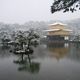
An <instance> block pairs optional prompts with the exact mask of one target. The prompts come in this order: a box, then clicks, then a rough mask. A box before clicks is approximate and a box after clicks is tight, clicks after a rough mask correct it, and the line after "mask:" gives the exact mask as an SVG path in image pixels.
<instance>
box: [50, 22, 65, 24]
mask: <svg viewBox="0 0 80 80" xmlns="http://www.w3.org/2000/svg"><path fill="white" fill-rule="evenodd" d="M58 24H59V25H67V24H64V23H60V22H56V23H53V24H49V25H58Z"/></svg>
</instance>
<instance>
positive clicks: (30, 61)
mask: <svg viewBox="0 0 80 80" xmlns="http://www.w3.org/2000/svg"><path fill="white" fill-rule="evenodd" d="M0 80H80V45H79V43H78V44H67V43H66V44H63V43H48V44H41V45H39V46H38V47H37V48H36V49H34V53H33V55H30V56H29V57H28V56H27V55H25V56H24V59H23V60H22V58H21V55H15V54H13V53H10V52H9V49H5V48H2V47H0Z"/></svg>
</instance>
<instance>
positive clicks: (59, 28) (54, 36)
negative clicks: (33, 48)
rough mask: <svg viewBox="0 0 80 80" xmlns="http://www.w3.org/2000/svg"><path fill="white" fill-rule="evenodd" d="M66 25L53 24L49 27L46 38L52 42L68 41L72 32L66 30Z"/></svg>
mask: <svg viewBox="0 0 80 80" xmlns="http://www.w3.org/2000/svg"><path fill="white" fill-rule="evenodd" d="M66 27H67V24H62V23H54V24H50V25H49V29H48V30H45V31H46V32H47V38H48V39H50V40H54V41H64V40H65V41H68V40H69V38H70V34H71V32H72V30H70V29H67V28H66Z"/></svg>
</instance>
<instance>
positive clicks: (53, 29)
mask: <svg viewBox="0 0 80 80" xmlns="http://www.w3.org/2000/svg"><path fill="white" fill-rule="evenodd" d="M59 30H63V31H69V32H72V30H70V29H49V30H44V31H46V32H50V31H59Z"/></svg>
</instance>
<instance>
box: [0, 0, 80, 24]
mask: <svg viewBox="0 0 80 80" xmlns="http://www.w3.org/2000/svg"><path fill="white" fill-rule="evenodd" d="M52 2H53V0H0V22H5V23H15V22H16V23H25V22H26V21H31V20H33V21H49V20H70V19H75V18H80V11H77V12H75V13H71V12H70V13H62V12H57V13H55V14H51V12H50V6H51V5H52Z"/></svg>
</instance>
